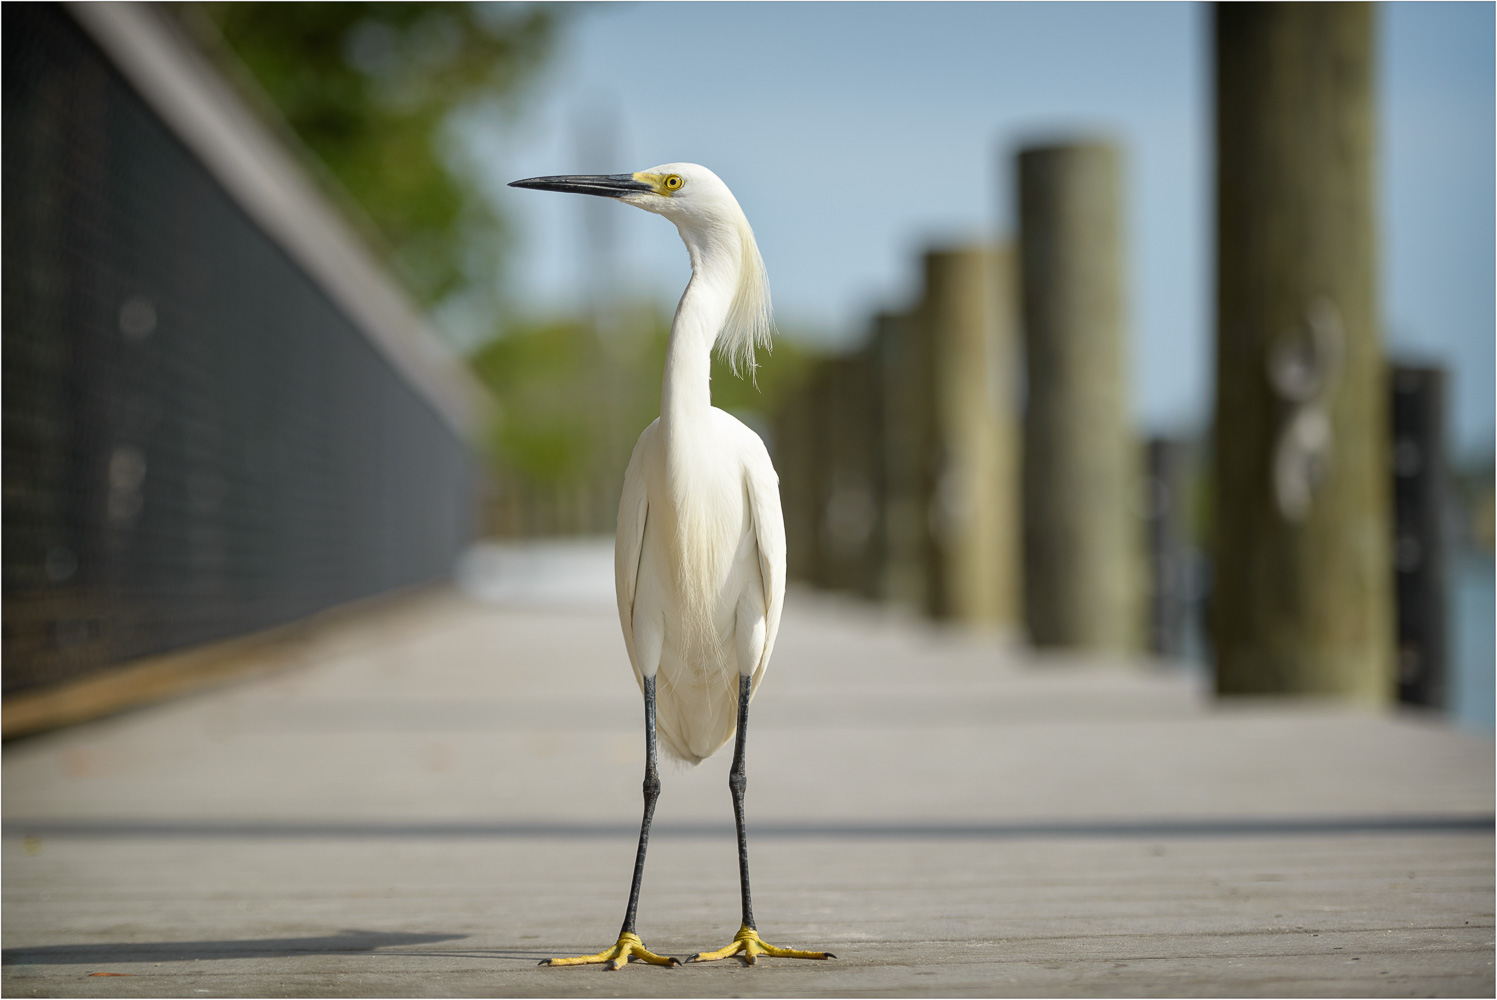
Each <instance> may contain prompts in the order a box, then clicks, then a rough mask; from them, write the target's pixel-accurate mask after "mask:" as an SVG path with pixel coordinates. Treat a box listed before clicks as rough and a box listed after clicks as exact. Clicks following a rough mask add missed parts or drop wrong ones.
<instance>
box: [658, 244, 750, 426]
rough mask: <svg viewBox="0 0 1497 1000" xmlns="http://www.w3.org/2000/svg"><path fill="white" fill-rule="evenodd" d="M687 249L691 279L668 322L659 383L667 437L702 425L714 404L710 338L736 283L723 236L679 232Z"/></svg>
mask: <svg viewBox="0 0 1497 1000" xmlns="http://www.w3.org/2000/svg"><path fill="white" fill-rule="evenodd" d="M681 238H682V239H683V240H684V241H685V243H686V249H687V251H688V252H689V253H690V254H691V281H690V282H689V283H688V284H687V286H686V291H685V293H683V294H682V296H681V302H680V304H679V305H678V306H676V318H675V320H674V321H673V322H672V323H671V336H670V343H669V344H668V346H667V347H666V351H665V376H664V378H663V379H662V380H661V386H660V422H661V424H662V425H663V429H664V430H665V432H666V435H667V440H668V441H669V440H671V439H673V438H680V437H681V436H683V435H689V434H690V433H691V431H692V430H693V429H694V428H698V427H701V426H703V423H704V421H705V420H706V419H707V411H708V410H709V409H711V407H712V388H711V373H712V343H713V341H714V340H716V339H717V334H718V331H720V330H721V329H722V325H723V321H724V320H726V319H727V317H728V308H729V306H730V305H731V304H732V301H733V292H734V290H735V289H736V288H737V285H738V268H739V261H738V257H737V255H736V254H735V253H732V252H731V251H732V250H734V249H736V248H732V247H730V246H728V245H727V243H726V241H723V240H713V239H710V238H702V237H701V236H699V235H697V234H691V233H687V232H684V231H683V232H682V234H681Z"/></svg>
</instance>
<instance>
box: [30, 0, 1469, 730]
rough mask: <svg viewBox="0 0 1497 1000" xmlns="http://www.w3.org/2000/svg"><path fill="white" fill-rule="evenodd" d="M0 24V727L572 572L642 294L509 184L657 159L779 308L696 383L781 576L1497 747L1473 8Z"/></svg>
mask: <svg viewBox="0 0 1497 1000" xmlns="http://www.w3.org/2000/svg"><path fill="white" fill-rule="evenodd" d="M4 19H5V23H4V27H5V31H4V46H5V59H4V74H5V84H4V98H5V111H6V114H5V118H4V130H5V134H4V138H5V143H4V154H3V159H4V201H5V208H6V212H5V221H4V358H3V360H4V389H5V394H4V420H5V423H4V462H5V487H6V489H5V501H4V503H5V509H4V518H5V529H6V536H7V537H6V544H5V558H4V594H5V598H4V600H5V607H4V653H5V673H4V684H5V697H6V712H5V718H6V736H7V737H11V736H15V735H24V734H25V733H26V732H31V731H36V729H38V728H46V727H47V726H49V725H55V724H57V721H58V720H59V719H63V720H65V719H67V718H73V717H77V715H76V713H77V712H78V711H82V710H80V709H77V708H76V707H74V708H69V709H65V710H63V709H56V708H55V705H56V701H55V699H54V700H53V701H52V702H48V704H51V705H53V706H54V708H52V709H49V710H46V711H42V710H37V709H35V706H36V705H38V704H40V700H39V699H41V698H42V697H43V696H46V697H49V698H50V697H52V696H54V695H56V694H57V693H58V692H65V691H66V690H68V689H69V686H70V685H71V686H73V688H74V689H76V686H77V685H78V684H80V683H82V682H85V681H87V680H88V679H90V678H97V677H99V676H101V675H107V674H109V673H111V672H116V673H117V672H119V671H120V670H122V669H125V668H128V667H130V666H131V665H133V664H140V663H143V662H147V661H150V660H151V658H153V657H160V656H162V655H165V654H169V653H172V652H173V651H178V650H182V649H189V648H195V647H199V646H202V645H203V644H208V643H214V642H218V641H222V640H225V639H231V638H234V637H236V636H241V635H245V634H249V633H253V632H256V631H258V630H262V629H266V628H269V627H273V626H278V625H283V624H285V623H288V622H294V621H297V620H299V619H302V618H304V617H306V616H307V615H311V614H314V613H317V612H320V611H324V610H326V609H329V608H334V607H339V606H342V605H345V604H348V603H349V602H353V601H357V600H360V599H367V598H371V597H375V596H377V595H381V594H388V593H392V592H403V591H405V590H406V589H409V588H411V587H415V586H420V585H423V584H426V583H430V582H432V581H438V580H443V579H446V578H449V577H450V576H451V575H452V574H453V573H454V571H455V567H457V566H458V564H459V561H460V560H462V559H464V558H466V559H467V560H468V561H467V563H465V565H467V566H469V567H470V568H471V567H472V566H475V565H479V566H486V567H489V569H488V570H487V571H488V572H490V573H498V574H501V575H502V574H504V573H509V574H511V575H512V576H514V577H515V578H514V579H512V580H510V581H508V583H509V585H510V590H509V591H508V592H510V593H515V592H520V593H523V591H524V590H525V588H526V587H527V585H528V584H529V583H530V582H531V580H532V575H534V574H539V573H540V570H538V569H537V568H536V567H535V565H533V564H529V563H525V562H524V561H520V562H516V561H514V560H509V561H505V560H504V559H502V558H496V557H494V554H495V553H503V552H505V551H513V546H514V545H515V544H516V543H521V542H525V541H527V540H534V539H561V538H577V539H587V538H597V537H599V536H605V537H606V536H611V533H612V529H613V520H614V512H615V509H616V504H617V496H618V489H619V484H620V482H621V481H622V473H623V468H624V465H625V463H626V462H627V460H628V457H629V454H630V451H631V449H632V447H633V443H634V440H635V437H636V436H637V434H638V432H639V431H640V430H641V429H642V428H643V427H644V426H645V425H646V424H648V423H649V421H650V420H652V419H653V418H654V417H655V416H656V415H657V414H658V399H659V379H660V371H661V364H662V359H663V356H664V350H665V343H666V339H667V336H668V332H669V322H670V317H671V313H672V310H673V308H674V303H675V300H676V298H677V296H678V295H679V294H680V290H681V288H682V287H684V285H685V282H686V280H687V277H688V265H687V260H686V255H685V253H684V250H683V249H682V248H681V246H680V244H679V241H678V239H677V237H676V234H675V233H674V231H673V230H672V228H671V227H670V226H668V225H665V224H664V223H663V222H661V220H658V219H655V218H652V217H650V216H648V215H646V214H644V213H640V212H633V211H630V210H627V209H626V208H624V207H622V206H619V205H615V204H611V203H608V202H606V201H604V200H602V199H581V198H563V197H559V196H551V195H538V194H535V193H531V192H521V191H515V190H512V189H508V188H506V187H505V184H506V183H507V182H508V181H510V180H513V179H516V178H519V177H526V176H532V175H538V174H548V173H589V172H598V173H615V172H622V171H632V170H640V169H644V168H646V167H648V166H651V165H654V164H656V163H660V162H667V161H672V160H688V161H695V162H700V163H703V164H705V165H707V166H709V167H711V168H712V169H714V170H715V171H716V172H717V173H718V174H719V175H720V176H722V177H723V179H724V180H725V181H726V182H727V183H728V184H729V186H730V187H732V189H733V190H734V192H735V194H736V195H737V197H738V199H739V201H740V203H741V204H742V205H743V207H744V210H745V212H746V213H747V215H748V217H749V219H750V220H751V222H752V223H753V224H754V227H755V231H756V233H757V236H758V239H759V244H760V248H761V250H762V252H763V255H764V258H765V261H766V263H767V266H768V268H769V274H770V280H771V284H772V287H773V289H774V294H775V302H776V319H777V326H778V336H777V339H776V344H775V349H774V352H773V355H772V356H771V357H769V358H765V359H762V361H763V366H762V368H761V369H760V371H759V373H758V384H757V386H755V385H753V384H750V383H748V382H745V381H743V380H740V379H736V378H734V377H732V376H731V375H730V374H729V373H728V372H727V371H726V370H725V369H722V368H715V369H714V378H713V397H714V402H715V403H716V405H718V406H720V407H723V408H724V409H727V410H729V411H731V412H733V413H734V414H736V415H737V416H739V417H740V418H741V419H743V420H744V421H745V422H746V423H748V424H749V425H750V426H752V427H754V428H755V429H756V430H758V431H759V432H760V434H761V435H762V436H763V437H764V439H765V440H766V442H767V443H768V444H769V445H770V448H771V451H772V453H773V455H774V457H775V462H776V466H777V468H778V469H779V471H780V475H781V493H782V498H783V502H784V505H785V510H786V522H787V533H788V534H789V547H790V558H791V575H792V577H793V579H795V580H796V581H799V582H800V583H801V584H804V585H807V586H811V587H817V588H822V589H825V590H829V591H837V592H842V593H845V594H847V595H850V596H851V597H854V598H856V599H860V600H865V601H873V602H882V603H884V604H887V605H889V606H890V607H896V608H902V609H904V610H905V611H912V612H915V613H918V614H921V615H925V616H928V617H930V618H931V619H933V620H938V621H942V622H949V623H952V624H953V625H958V626H963V627H969V628H981V629H986V630H990V631H997V632H1000V633H1002V634H1005V635H1007V636H1010V637H1011V638H1012V639H1013V641H1014V642H1016V643H1027V644H1030V645H1032V646H1033V647H1035V648H1036V649H1037V650H1042V651H1043V650H1070V651H1076V650H1081V651H1092V652H1097V653H1102V654H1109V655H1130V656H1133V655H1141V654H1148V655H1155V656H1158V657H1160V658H1163V659H1165V660H1167V661H1169V662H1171V663H1178V664H1188V665H1190V668H1191V669H1197V670H1200V671H1202V672H1204V673H1207V674H1209V675H1211V676H1214V677H1215V685H1216V688H1217V690H1218V691H1220V692H1221V693H1223V694H1224V695H1230V694H1248V693H1275V694H1309V695H1336V696H1344V697H1353V698H1358V699H1362V700H1367V701H1373V702H1383V701H1389V702H1391V701H1395V700H1401V701H1403V702H1406V703H1410V704H1416V705H1422V706H1426V707H1429V708H1431V709H1434V710H1438V711H1445V712H1448V713H1450V715H1451V716H1452V718H1454V719H1455V720H1456V721H1457V722H1459V723H1460V724H1461V725H1463V726H1468V727H1472V728H1475V729H1478V730H1486V731H1488V732H1490V731H1491V730H1492V727H1493V699H1494V696H1493V676H1494V641H1493V635H1494V623H1493V606H1494V591H1493V555H1492V551H1493V447H1494V445H1493V440H1494V437H1493V434H1494V432H1493V399H1494V368H1497V361H1494V350H1493V345H1494V335H1493V330H1494V319H1497V316H1494V284H1493V274H1494V270H1497V258H1494V231H1493V219H1494V197H1493V185H1492V177H1493V176H1494V167H1497V163H1494V127H1493V122H1494V117H1497V116H1494V111H1497V109H1494V100H1493V94H1494V65H1493V50H1492V46H1491V39H1492V36H1493V29H1494V22H1493V10H1492V8H1491V7H1490V6H1488V5H1455V4H1449V5H1447V4H1386V5H1379V6H1376V7H1373V8H1367V7H1359V6H1355V5H1348V6H1345V7H1342V6H1339V5H1337V6H1326V7H1321V6H1314V5H1308V6H1306V5H1283V6H1276V7H1270V8H1258V7H1245V8H1223V9H1214V8H1212V7H1209V6H1199V5H1183V4H1168V5H1140V4H1116V5H1114V4H1106V5H1090V4H1066V5H1048V4H1035V5H1028V4H1002V5H976V4H962V5H926V4H922V5H905V4H880V5H868V6H861V5H859V6H850V5H840V4H838V5H834V4H803V5H795V6H781V5H763V4H754V5H747V4H744V5H739V4H701V5H696V4H671V5H658V6H657V5H648V4H645V5H638V4H605V5H597V6H587V5H565V6H550V5H542V4H471V5H470V4H445V3H432V4H399V3H395V4H384V3H347V4H321V3H307V4H293V5H281V4H259V3H231V4H185V5H175V6H159V7H158V6H155V5H132V6H129V7H119V6H115V5H94V6H92V7H71V6H60V5H51V4H32V5H7V6H6V8H5V11H4ZM494 540H499V541H500V542H502V543H505V544H507V545H509V546H510V548H508V549H506V548H505V547H504V544H501V545H499V546H498V547H495V546H494V544H493V543H494ZM485 544H488V547H487V548H486V547H484V546H485ZM475 545H476V546H477V547H476V548H475ZM557 551H584V550H582V549H567V548H566V547H565V546H563V547H562V548H561V549H559V550H557ZM585 551H592V550H585ZM475 553H476V554H475ZM485 553H487V556H486V555H485ZM465 554H466V555H465ZM595 564H596V560H594V561H589V560H588V559H587V558H582V559H580V560H578V561H577V563H576V565H577V567H578V570H577V571H578V572H587V571H589V568H590V567H594V566H595ZM603 565H605V566H606V562H605V563H603ZM516 567H519V568H518V569H516ZM605 572H606V570H605ZM515 574H518V575H517V576H515ZM500 582H501V583H503V582H505V581H500ZM489 583H490V584H491V585H492V584H494V583H495V581H493V580H490V581H489ZM536 585H537V586H538V585H539V584H538V583H537V584H536ZM501 589H502V588H501ZM48 712H50V713H51V714H48ZM69 712H72V713H74V714H73V715H69ZM28 713H29V714H28ZM49 720H50V721H49Z"/></svg>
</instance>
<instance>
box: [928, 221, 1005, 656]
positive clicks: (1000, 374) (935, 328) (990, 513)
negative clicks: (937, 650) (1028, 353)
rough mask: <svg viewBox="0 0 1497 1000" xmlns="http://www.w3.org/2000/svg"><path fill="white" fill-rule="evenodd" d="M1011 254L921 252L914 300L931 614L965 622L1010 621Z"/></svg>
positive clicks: (978, 249) (976, 250) (979, 250)
mask: <svg viewBox="0 0 1497 1000" xmlns="http://www.w3.org/2000/svg"><path fill="white" fill-rule="evenodd" d="M1011 269H1012V265H1011V263H1010V255H1009V254H1008V253H1007V252H1001V251H997V250H994V249H993V248H991V247H977V246H973V247H960V248H952V249H943V250H933V251H931V252H929V253H927V254H926V256H925V296H924V299H923V300H922V302H921V306H920V324H919V325H920V328H921V329H920V333H919V336H920V337H921V339H922V346H923V348H924V349H925V350H926V351H928V352H930V361H929V363H928V364H927V365H926V366H925V370H926V371H927V372H928V374H929V377H930V379H931V383H930V386H929V390H928V392H927V393H926V398H927V399H928V401H929V405H930V406H931V407H932V412H931V415H930V419H929V420H928V421H926V422H925V426H926V428H927V432H928V434H929V435H930V436H929V438H928V440H927V443H926V446H925V454H926V456H927V458H928V459H929V460H930V461H931V463H932V464H931V469H930V479H929V481H928V488H929V489H930V494H929V498H928V501H927V528H928V530H927V533H926V534H927V543H926V553H927V555H926V558H927V561H928V565H929V569H928V578H929V580H930V586H929V588H928V590H927V592H926V607H927V610H928V611H929V613H930V614H931V615H933V616H934V617H937V618H947V619H951V620H954V621H960V622H965V623H967V624H972V625H986V626H1009V627H1012V626H1015V625H1017V624H1018V622H1017V619H1018V560H1019V554H1018V548H1017V545H1016V544H1015V543H1016V540H1017V535H1018V532H1017V528H1016V522H1017V520H1018V501H1017V497H1016V495H1015V485H1016V480H1017V476H1016V475H1015V472H1016V469H1015V466H1016V465H1017V460H1016V459H1017V456H1016V455H1015V445H1016V441H1015V438H1016V432H1015V427H1014V414H1013V405H1012V395H1011V392H1009V391H1006V390H1007V389H1008V387H1009V386H1010V385H1011V382H1009V381H1008V379H1007V378H1006V377H1005V376H1009V375H1011V374H1012V373H1011V372H1010V371H1007V370H1004V369H1003V368H1002V365H1003V362H1004V361H1005V360H1007V357H1008V356H1011V354H1012V351H1011V350H1009V349H1008V344H1009V343H1010V341H1011V340H1012V338H1013V319H1012V304H1013V296H1012V292H1011V291H1010V288H1009V282H1008V280H1007V279H1008V276H1009V274H1010V272H1011Z"/></svg>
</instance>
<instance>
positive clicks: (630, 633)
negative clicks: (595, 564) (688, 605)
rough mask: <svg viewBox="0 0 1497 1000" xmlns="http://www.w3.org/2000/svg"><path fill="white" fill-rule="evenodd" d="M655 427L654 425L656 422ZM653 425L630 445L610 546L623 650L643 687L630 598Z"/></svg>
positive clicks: (644, 517)
mask: <svg viewBox="0 0 1497 1000" xmlns="http://www.w3.org/2000/svg"><path fill="white" fill-rule="evenodd" d="M657 423H658V421H657ZM655 426H656V425H655V424H651V425H650V426H649V427H647V428H645V431H644V433H643V434H641V435H640V436H639V441H638V442H637V443H636V444H635V445H634V454H633V455H632V456H630V458H629V467H628V468H627V469H626V470H625V471H624V491H623V493H622V495H621V496H620V497H619V518H618V528H617V532H616V534H615V536H614V542H613V587H614V594H615V596H616V597H617V598H618V603H619V625H620V626H621V627H622V628H623V630H624V646H625V648H626V649H628V651H629V665H630V666H632V667H633V668H634V677H635V680H638V681H639V682H640V684H641V685H643V684H644V675H643V674H641V673H640V669H639V657H638V656H637V655H636V654H635V650H634V597H635V594H636V593H637V591H638V585H639V560H640V555H641V554H642V553H643V551H644V541H645V523H646V522H647V521H648V520H649V492H648V490H647V489H646V487H645V470H644V465H645V450H646V440H647V439H648V438H650V437H651V436H652V434H653V432H654V430H655Z"/></svg>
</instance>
